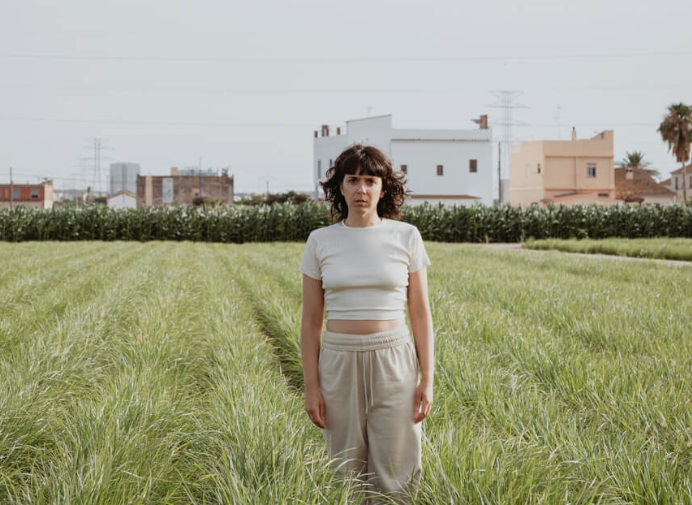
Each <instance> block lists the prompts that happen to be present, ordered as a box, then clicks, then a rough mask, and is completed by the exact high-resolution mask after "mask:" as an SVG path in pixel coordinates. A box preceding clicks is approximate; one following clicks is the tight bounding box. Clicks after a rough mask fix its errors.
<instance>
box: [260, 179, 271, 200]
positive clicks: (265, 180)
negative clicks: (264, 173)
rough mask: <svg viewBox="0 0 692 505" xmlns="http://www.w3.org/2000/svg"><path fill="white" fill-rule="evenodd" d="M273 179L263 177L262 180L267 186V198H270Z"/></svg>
mask: <svg viewBox="0 0 692 505" xmlns="http://www.w3.org/2000/svg"><path fill="white" fill-rule="evenodd" d="M272 179H273V177H262V180H263V181H264V182H265V183H266V184H267V198H269V181H271V180H272Z"/></svg>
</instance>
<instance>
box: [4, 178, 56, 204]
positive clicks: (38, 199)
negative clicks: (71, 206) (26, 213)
mask: <svg viewBox="0 0 692 505" xmlns="http://www.w3.org/2000/svg"><path fill="white" fill-rule="evenodd" d="M54 201H55V195H54V194H53V181H43V182H42V183H41V184H12V185H10V184H0V208H1V209H9V208H10V207H19V206H24V207H31V208H34V209H52V208H53V202H54Z"/></svg>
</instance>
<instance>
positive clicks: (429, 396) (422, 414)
mask: <svg viewBox="0 0 692 505" xmlns="http://www.w3.org/2000/svg"><path fill="white" fill-rule="evenodd" d="M432 401H433V385H432V382H428V381H421V382H420V383H419V384H418V387H416V393H415V396H414V397H413V423H414V424H418V423H419V422H421V421H422V420H423V419H425V418H426V417H428V414H430V407H431V406H432Z"/></svg>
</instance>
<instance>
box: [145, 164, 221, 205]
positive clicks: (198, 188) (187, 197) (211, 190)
mask: <svg viewBox="0 0 692 505" xmlns="http://www.w3.org/2000/svg"><path fill="white" fill-rule="evenodd" d="M197 197H203V198H209V199H212V200H222V201H224V202H227V203H231V202H232V201H233V176H232V175H230V176H229V175H228V170H222V171H221V175H203V174H200V175H180V171H179V170H178V169H177V168H172V169H171V175H169V176H166V175H145V176H141V175H138V176H137V208H140V207H153V206H157V207H158V206H164V207H168V206H175V205H192V204H193V203H194V199H195V198H197Z"/></svg>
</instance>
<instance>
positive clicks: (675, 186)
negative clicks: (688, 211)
mask: <svg viewBox="0 0 692 505" xmlns="http://www.w3.org/2000/svg"><path fill="white" fill-rule="evenodd" d="M685 175H686V176H687V181H686V182H685V184H687V199H688V200H689V199H691V198H692V165H687V167H686V168H685ZM661 184H662V185H663V186H665V187H666V188H668V189H669V190H671V191H673V192H674V193H675V195H676V201H678V202H682V197H683V191H682V185H683V180H682V167H680V168H678V169H677V170H674V171H672V172H671V173H670V178H669V179H666V180H665V181H663V182H662V183H661Z"/></svg>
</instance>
